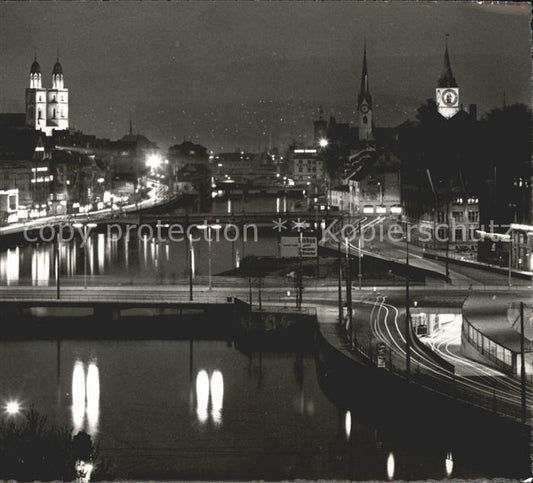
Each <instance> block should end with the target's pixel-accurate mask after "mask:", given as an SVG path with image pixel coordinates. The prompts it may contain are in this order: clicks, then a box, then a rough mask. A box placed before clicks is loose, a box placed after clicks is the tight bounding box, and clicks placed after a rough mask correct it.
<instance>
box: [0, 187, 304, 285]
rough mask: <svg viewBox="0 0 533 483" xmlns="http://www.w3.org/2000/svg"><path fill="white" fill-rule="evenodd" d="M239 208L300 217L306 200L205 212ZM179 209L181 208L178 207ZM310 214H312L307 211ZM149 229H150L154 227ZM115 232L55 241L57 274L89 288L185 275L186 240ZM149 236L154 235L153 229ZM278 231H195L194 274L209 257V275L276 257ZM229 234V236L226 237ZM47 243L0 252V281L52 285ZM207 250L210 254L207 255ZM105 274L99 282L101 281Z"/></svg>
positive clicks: (224, 202)
mask: <svg viewBox="0 0 533 483" xmlns="http://www.w3.org/2000/svg"><path fill="white" fill-rule="evenodd" d="M243 206H244V209H245V210H246V211H247V212H248V213H252V212H253V213H265V212H268V213H275V214H278V213H279V215H280V216H283V213H285V212H301V213H302V217H304V215H305V213H306V210H307V203H306V201H305V200H304V199H302V198H290V197H275V196H258V197H253V198H251V199H247V200H245V204H243V200H242V198H240V197H236V198H233V199H230V198H226V199H216V200H215V201H214V202H213V203H212V204H211V208H210V210H211V213H213V214H214V215H215V214H216V213H227V212H232V210H234V212H235V213H238V212H242V210H243ZM180 211H184V209H180ZM313 216H314V214H313ZM154 232H155V230H154ZM116 234H117V231H116V230H114V231H112V233H107V231H106V230H105V228H101V229H92V230H90V232H89V237H88V242H87V244H86V245H84V244H83V240H82V239H81V237H77V238H75V239H74V240H72V241H70V242H68V243H61V246H60V247H59V253H60V273H61V276H62V278H63V280H64V282H65V283H70V284H77V285H81V284H85V283H87V285H89V286H92V285H98V284H101V283H135V282H138V281H139V280H142V281H143V283H164V284H167V283H174V282H176V281H180V280H183V279H184V278H186V277H187V276H188V268H187V267H188V255H189V252H188V247H187V243H186V241H172V240H170V239H169V238H168V236H166V233H165V232H164V231H163V236H162V237H161V239H158V237H157V236H154V237H152V238H150V233H149V232H147V231H146V230H144V231H142V230H141V231H138V230H133V231H132V232H130V236H129V237H126V236H122V237H120V238H118V239H117V237H116ZM154 234H155V233H154ZM277 234H278V232H276V231H275V230H270V229H268V228H266V229H263V230H261V231H258V233H257V236H255V233H254V231H253V230H247V231H246V238H245V237H244V234H243V233H239V237H238V238H237V239H236V240H235V241H229V240H225V239H224V236H223V234H219V236H218V237H217V236H216V234H215V233H214V230H213V232H212V233H211V238H212V240H213V241H212V242H211V243H209V242H208V241H207V238H208V237H207V233H204V232H196V233H195V236H194V238H195V239H199V241H194V242H193V255H192V258H193V266H194V274H195V276H204V277H206V276H208V273H209V258H211V270H212V274H217V273H221V272H224V271H227V270H231V269H234V268H236V267H237V266H238V265H239V264H240V262H241V260H242V259H243V258H245V257H247V256H254V255H255V256H277V255H278V250H279V247H278V237H277ZM232 237H233V236H232ZM54 250H55V247H54V244H53V243H45V242H41V243H32V244H21V245H20V246H15V247H13V246H12V247H9V248H7V247H6V248H3V249H1V250H0V284H1V285H34V286H48V285H54V284H55V255H54ZM210 254H211V256H210ZM104 277H105V281H104Z"/></svg>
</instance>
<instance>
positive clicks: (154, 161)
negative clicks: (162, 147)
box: [146, 154, 161, 172]
mask: <svg viewBox="0 0 533 483" xmlns="http://www.w3.org/2000/svg"><path fill="white" fill-rule="evenodd" d="M160 165H161V155H159V154H150V155H149V156H148V157H147V158H146V166H148V167H149V168H150V170H151V171H152V172H153V171H154V170H156V169H157V168H159V166H160Z"/></svg>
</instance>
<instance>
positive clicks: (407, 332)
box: [405, 222, 411, 382]
mask: <svg viewBox="0 0 533 483" xmlns="http://www.w3.org/2000/svg"><path fill="white" fill-rule="evenodd" d="M405 227H406V232H405V372H406V377H407V382H409V381H410V379H411V313H410V310H409V303H410V302H409V231H408V227H407V222H406V223H405Z"/></svg>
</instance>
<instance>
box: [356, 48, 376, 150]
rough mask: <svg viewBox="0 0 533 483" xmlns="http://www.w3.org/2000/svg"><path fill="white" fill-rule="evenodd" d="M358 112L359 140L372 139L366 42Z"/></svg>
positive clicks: (370, 97)
mask: <svg viewBox="0 0 533 483" xmlns="http://www.w3.org/2000/svg"><path fill="white" fill-rule="evenodd" d="M357 114H358V121H359V122H358V126H359V133H358V138H359V141H371V140H373V139H374V137H373V135H372V96H371V95H370V87H369V85H368V69H367V65H366V42H365V47H364V52H363V71H362V73H361V89H360V91H359V96H358V97H357Z"/></svg>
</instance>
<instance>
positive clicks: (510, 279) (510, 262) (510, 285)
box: [508, 235, 513, 287]
mask: <svg viewBox="0 0 533 483" xmlns="http://www.w3.org/2000/svg"><path fill="white" fill-rule="evenodd" d="M508 263H509V287H512V286H513V279H512V277H513V275H512V274H513V269H512V266H513V237H512V235H510V236H509V262H508Z"/></svg>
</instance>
